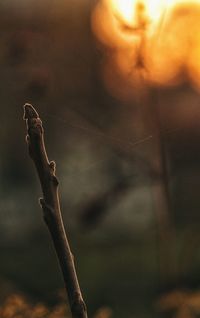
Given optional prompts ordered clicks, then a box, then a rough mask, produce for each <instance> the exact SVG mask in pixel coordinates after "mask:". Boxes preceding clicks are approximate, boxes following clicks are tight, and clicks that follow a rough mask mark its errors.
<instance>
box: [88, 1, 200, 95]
mask: <svg viewBox="0 0 200 318" xmlns="http://www.w3.org/2000/svg"><path fill="white" fill-rule="evenodd" d="M199 19H200V0H193V1H188V0H166V1H164V0H143V1H142V0H101V1H99V2H98V4H97V6H96V8H95V9H94V12H93V15H92V28H93V31H94V34H95V36H96V38H97V39H98V40H99V41H100V42H101V43H103V45H104V48H105V49H108V50H109V51H108V52H109V54H106V56H105V64H104V67H103V68H102V73H103V78H104V80H105V84H106V86H107V87H108V88H109V90H110V87H112V89H111V90H110V91H111V93H113V94H114V95H119V90H118V89H116V90H115V89H114V87H115V84H114V83H115V82H117V83H118V84H117V85H119V83H121V84H122V85H123V87H124V91H126V92H127V90H128V91H130V96H132V95H134V94H135V92H136V91H137V93H138V90H140V89H141V88H144V86H147V85H148V86H149V85H150V86H151V85H153V86H155V85H156V86H157V85H161V86H163V85H164V86H171V85H177V84H179V83H181V82H182V81H188V80H189V81H191V83H192V84H193V85H194V86H195V87H197V88H198V89H199V87H200V62H199V53H200V25H199ZM108 68H109V69H110V70H108ZM107 74H115V75H114V76H112V75H111V76H108V75H107ZM116 77H118V79H117V78H116ZM110 81H112V83H110ZM128 87H129V88H128ZM122 91H123V89H122ZM123 95H124V94H123ZM125 95H127V96H128V95H129V94H127V93H126V94H125ZM118 97H120V96H118Z"/></svg>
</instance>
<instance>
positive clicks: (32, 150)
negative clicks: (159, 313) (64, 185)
mask: <svg viewBox="0 0 200 318" xmlns="http://www.w3.org/2000/svg"><path fill="white" fill-rule="evenodd" d="M24 120H25V121H26V126H27V132H28V134H27V138H26V141H27V144H28V149H29V154H30V157H31V158H32V160H33V162H34V164H35V167H36V170H37V173H38V176H39V180H40V183H41V187H42V192H43V199H40V204H41V207H42V209H43V214H44V220H45V222H46V224H47V227H48V229H49V231H50V234H51V237H52V240H53V243H54V247H55V250H56V253H57V256H58V259H59V263H60V267H61V270H62V273H63V278H64V282H65V287H66V290H67V295H68V299H69V305H70V308H71V313H72V317H73V318H87V309H86V305H85V303H84V301H83V298H82V295H81V290H80V287H79V283H78V279H77V275H76V270H75V266H74V258H73V255H72V253H71V250H70V246H69V243H68V239H67V236H66V233H65V228H64V225H63V220H62V215H61V210H60V202H59V193H58V179H57V177H56V175H55V172H56V165H55V162H54V161H51V162H49V159H48V156H47V153H46V149H45V143H44V130H43V126H42V121H41V119H40V118H39V115H38V113H37V112H36V110H35V109H34V108H33V106H32V105H30V104H25V105H24Z"/></svg>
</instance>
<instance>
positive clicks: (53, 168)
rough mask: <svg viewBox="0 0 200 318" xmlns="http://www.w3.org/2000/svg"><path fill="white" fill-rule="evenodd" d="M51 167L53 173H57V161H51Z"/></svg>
mask: <svg viewBox="0 0 200 318" xmlns="http://www.w3.org/2000/svg"><path fill="white" fill-rule="evenodd" d="M49 167H50V169H51V171H52V173H53V174H55V172H56V163H55V161H50V163H49Z"/></svg>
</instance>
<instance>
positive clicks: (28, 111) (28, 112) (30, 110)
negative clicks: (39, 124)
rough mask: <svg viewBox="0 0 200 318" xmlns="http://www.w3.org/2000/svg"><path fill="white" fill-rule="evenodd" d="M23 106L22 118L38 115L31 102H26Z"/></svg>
mask: <svg viewBox="0 0 200 318" xmlns="http://www.w3.org/2000/svg"><path fill="white" fill-rule="evenodd" d="M23 107H24V117H23V118H24V120H26V119H33V118H38V117H39V115H38V113H37V111H36V110H35V108H34V107H33V106H32V105H31V104H28V103H26V104H25V105H24V106H23Z"/></svg>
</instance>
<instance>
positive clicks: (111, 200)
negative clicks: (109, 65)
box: [0, 0, 200, 318]
mask: <svg viewBox="0 0 200 318" xmlns="http://www.w3.org/2000/svg"><path fill="white" fill-rule="evenodd" d="M94 5H95V3H94V2H93V1H89V0H87V1H86V0H84V1H83V0H76V1H64V0H59V1H58V0H57V1H50V0H45V1H44V0H43V1H32V0H27V1H22V0H21V1H20V0H18V1H14V0H9V1H6V2H4V3H1V4H0V35H1V37H0V70H1V71H0V80H1V85H0V98H1V124H0V140H1V157H0V176H1V183H0V189H1V191H0V215H1V217H0V235H1V236H0V237H1V239H0V247H1V249H0V251H1V262H0V286H1V288H0V298H1V300H2V301H3V299H4V298H5V297H6V296H7V295H9V294H11V293H14V292H22V293H24V294H25V295H27V296H28V297H29V298H30V299H31V300H32V301H42V302H47V303H49V304H53V303H56V302H57V301H58V296H57V294H58V291H59V290H60V289H62V288H63V282H62V277H61V274H60V272H59V269H58V264H57V260H56V257H55V253H54V250H53V247H52V244H51V242H50V237H49V234H48V231H47V229H46V227H45V225H44V224H43V220H42V213H41V210H40V207H39V205H38V198H39V197H40V195H41V190H40V187H39V183H38V180H37V176H36V173H35V171H34V166H33V164H32V162H31V161H30V159H29V157H28V155H27V149H26V144H25V127H24V122H23V120H22V115H23V110H22V105H23V104H24V103H25V102H30V103H32V104H33V105H35V106H36V107H37V109H38V112H39V113H40V115H41V118H42V119H43V123H44V128H45V137H46V144H47V149H48V153H49V156H50V159H53V160H55V161H56V163H57V175H58V178H59V180H60V191H61V203H62V210H63V216H64V222H65V226H66V230H67V232H68V233H69V240H70V242H71V247H72V251H73V253H74V255H75V258H76V267H77V271H78V276H79V278H80V284H81V287H82V291H83V294H84V296H85V300H86V303H87V305H88V308H89V313H92V314H93V313H94V312H95V311H96V310H97V309H98V308H100V307H103V306H108V307H110V308H111V309H112V310H113V316H114V317H116V318H118V317H123V318H128V317H141V318H143V317H155V316H156V315H159V314H158V313H157V311H156V310H157V307H156V306H155V304H156V302H157V300H158V299H159V297H160V293H161V292H162V293H167V292H168V291H171V290H174V289H180V290H182V289H185V288H186V289H189V290H191V291H192V292H194V293H196V292H197V291H198V287H199V283H200V252H199V243H200V235H199V222H200V215H199V209H200V198H199V186H200V164H199V159H200V152H199V140H200V125H199V122H200V108H199V105H200V97H199V94H198V92H197V90H195V89H194V88H192V87H191V86H190V84H189V83H188V82H187V81H186V80H185V81H184V82H183V83H182V84H181V85H179V86H176V87H170V88H157V89H156V92H155V91H153V94H152V95H153V98H152V97H151V96H149V97H148V98H147V99H146V100H145V101H141V100H138V99H135V100H134V99H132V100H130V99H129V100H127V101H120V100H119V99H117V98H114V97H112V96H111V94H110V93H109V92H108V91H107V90H106V88H105V86H104V83H103V80H102V77H101V75H100V73H101V72H100V70H101V67H102V65H103V61H104V57H103V52H102V48H101V46H100V44H99V43H97V42H96V40H95V39H94V35H93V34H92V31H91V25H90V17H91V12H92V9H93V7H94ZM108 54H109V52H108ZM155 104H156V110H155V108H154V105H155ZM156 112H157V113H158V115H155V113H156ZM156 116H158V117H159V131H161V132H162V134H161V135H162V138H161V144H162V143H163V140H164V145H165V156H166V158H167V163H166V166H167V180H165V182H164V185H163V179H165V176H164V174H163V167H162V164H161V163H160V134H157V131H158V122H157V117H156ZM161 148H162V147H161ZM166 185H167V194H166V193H165V190H166V188H165V186H166ZM163 187H164V190H163ZM166 198H167V199H166ZM166 201H167V203H166ZM163 202H164V203H163ZM166 206H167V212H166V211H165V210H166ZM163 211H164V212H163ZM166 215H167V216H166ZM163 233H164V234H163ZM167 240H169V242H167ZM168 243H169V244H170V246H173V251H171V249H170V251H169V246H168V245H169V244H168ZM199 303H200V301H199ZM197 307H198V306H197Z"/></svg>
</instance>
